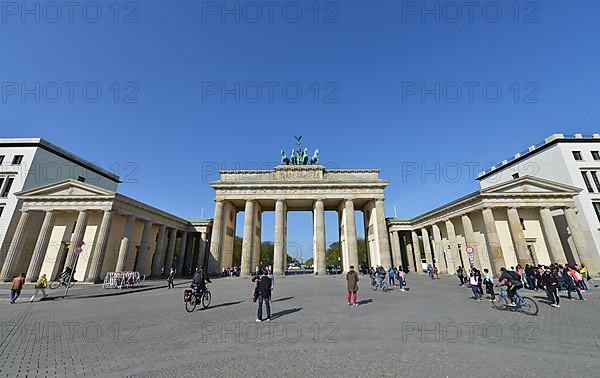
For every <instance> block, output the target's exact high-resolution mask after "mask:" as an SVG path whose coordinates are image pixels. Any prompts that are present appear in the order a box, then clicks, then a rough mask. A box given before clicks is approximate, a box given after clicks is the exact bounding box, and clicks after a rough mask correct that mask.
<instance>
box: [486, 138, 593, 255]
mask: <svg viewBox="0 0 600 378" xmlns="http://www.w3.org/2000/svg"><path fill="white" fill-rule="evenodd" d="M523 176H531V177H537V178H541V179H545V180H550V181H554V182H559V183H562V184H565V185H569V186H573V187H577V188H580V189H582V190H581V191H580V192H579V194H578V195H576V196H575V197H574V200H575V206H576V212H577V217H578V218H579V224H580V225H581V232H582V234H583V236H584V237H585V239H586V242H587V243H586V244H587V245H588V246H589V247H590V248H593V250H592V251H586V252H585V254H586V255H591V256H593V257H594V258H595V260H596V261H597V260H600V254H599V251H600V134H593V135H582V134H575V135H573V136H565V135H563V134H553V135H551V136H549V137H548V138H546V139H545V140H544V142H542V143H540V144H537V145H532V146H530V147H529V148H528V149H527V150H526V151H523V152H521V153H517V154H515V155H514V156H513V157H511V158H510V159H507V160H504V161H502V162H501V163H500V164H498V165H497V166H495V167H492V168H491V169H489V170H487V171H485V172H481V173H480V175H479V178H478V179H479V181H480V185H481V188H482V189H486V188H489V187H491V186H494V185H498V184H501V183H504V182H507V181H511V180H515V179H518V178H519V177H523ZM552 215H553V217H554V219H555V222H556V223H557V224H559V225H566V220H565V217H564V214H562V213H561V211H557V210H554V211H553V212H552ZM560 229H564V230H566V231H565V232H566V233H564V232H563V233H561V241H562V242H563V244H564V246H563V248H564V249H565V252H567V255H572V256H573V259H574V260H575V261H576V262H577V263H580V261H579V258H578V254H577V253H573V252H572V251H574V249H575V248H574V245H573V240H572V237H571V235H570V230H569V229H568V228H562V227H560V226H559V230H560Z"/></svg>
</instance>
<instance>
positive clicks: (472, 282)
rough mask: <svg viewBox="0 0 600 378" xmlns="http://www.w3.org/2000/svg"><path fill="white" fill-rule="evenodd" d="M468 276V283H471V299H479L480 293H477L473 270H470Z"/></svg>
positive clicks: (477, 287)
mask: <svg viewBox="0 0 600 378" xmlns="http://www.w3.org/2000/svg"><path fill="white" fill-rule="evenodd" d="M469 276H470V277H469V284H471V290H472V291H473V299H474V300H476V301H481V293H479V286H478V283H477V276H476V275H475V272H474V271H471V273H470V275H469Z"/></svg>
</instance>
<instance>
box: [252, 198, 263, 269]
mask: <svg viewBox="0 0 600 378" xmlns="http://www.w3.org/2000/svg"><path fill="white" fill-rule="evenodd" d="M261 230H262V207H261V205H260V203H258V202H257V203H256V204H255V205H254V236H253V238H252V264H251V265H250V269H251V270H252V271H253V272H255V271H256V267H257V266H259V265H260V246H261Z"/></svg>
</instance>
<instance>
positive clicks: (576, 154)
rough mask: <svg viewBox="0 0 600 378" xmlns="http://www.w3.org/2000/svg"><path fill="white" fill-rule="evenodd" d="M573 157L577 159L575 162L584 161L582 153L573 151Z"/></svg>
mask: <svg viewBox="0 0 600 378" xmlns="http://www.w3.org/2000/svg"><path fill="white" fill-rule="evenodd" d="M573 157H574V158H575V160H583V158H582V157H581V151H573Z"/></svg>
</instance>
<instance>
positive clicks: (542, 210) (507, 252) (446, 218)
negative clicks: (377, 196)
mask: <svg viewBox="0 0 600 378" xmlns="http://www.w3.org/2000/svg"><path fill="white" fill-rule="evenodd" d="M580 191H581V189H579V188H576V187H573V186H569V185H564V184H560V183H557V182H553V181H549V180H545V179H540V178H534V177H530V176H524V177H521V178H516V179H513V180H511V181H507V182H503V183H501V184H498V185H494V186H490V187H487V188H485V189H482V190H479V191H477V192H474V193H472V194H469V195H467V196H465V197H462V198H459V199H457V200H455V201H453V202H450V203H448V204H446V205H444V206H441V207H439V208H437V209H434V210H431V211H429V212H427V213H425V214H422V215H420V216H418V217H415V218H412V219H404V220H403V219H388V227H389V231H390V235H391V237H390V239H391V240H392V250H393V251H394V255H397V254H398V253H399V254H401V259H400V260H399V261H402V265H403V266H405V267H407V268H408V270H409V271H416V272H422V265H427V264H433V265H436V266H438V267H439V269H440V271H442V272H444V273H446V272H448V273H454V272H455V271H456V269H457V268H458V266H462V267H463V268H464V267H469V266H470V265H471V264H473V265H474V266H476V267H478V268H480V269H484V268H490V269H491V271H493V272H494V273H498V271H499V269H500V268H501V267H507V268H508V267H511V266H513V267H514V266H516V265H517V264H520V265H521V266H525V265H526V264H529V265H537V264H544V265H548V264H550V263H553V262H557V263H561V264H565V263H569V264H585V265H586V266H588V267H589V268H590V269H591V270H592V271H593V272H597V271H598V269H600V263H599V255H598V251H596V250H595V249H594V248H593V246H591V245H590V244H589V243H588V242H587V239H586V238H585V237H584V234H583V233H582V231H581V225H580V221H581V220H580V219H578V217H577V210H576V207H575V201H574V197H575V196H576V195H577V194H578V193H579V192H580Z"/></svg>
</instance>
